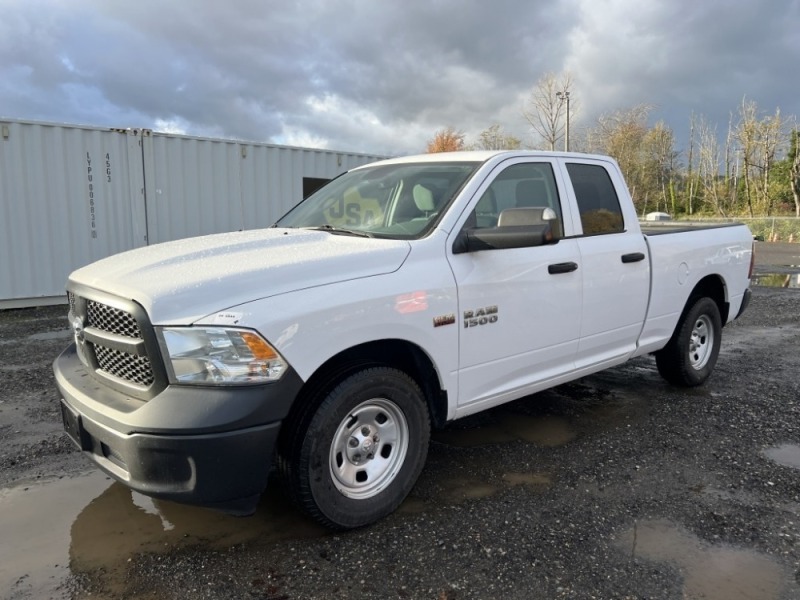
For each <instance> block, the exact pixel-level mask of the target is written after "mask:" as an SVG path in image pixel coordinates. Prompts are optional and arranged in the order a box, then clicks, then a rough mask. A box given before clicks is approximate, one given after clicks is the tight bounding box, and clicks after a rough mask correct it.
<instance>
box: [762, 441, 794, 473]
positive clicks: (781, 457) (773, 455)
mask: <svg viewBox="0 0 800 600" xmlns="http://www.w3.org/2000/svg"><path fill="white" fill-rule="evenodd" d="M764 456H766V457H767V458H769V459H770V460H772V461H774V462H776V463H778V464H779V465H782V466H784V467H792V468H793V469H800V446H797V445H795V444H781V445H780V446H775V447H774V448H767V449H766V450H764Z"/></svg>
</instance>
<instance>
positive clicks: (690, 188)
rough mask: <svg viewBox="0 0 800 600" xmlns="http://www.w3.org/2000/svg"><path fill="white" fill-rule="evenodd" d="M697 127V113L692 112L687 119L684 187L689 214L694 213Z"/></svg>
mask: <svg viewBox="0 0 800 600" xmlns="http://www.w3.org/2000/svg"><path fill="white" fill-rule="evenodd" d="M696 127H697V115H695V114H694V112H692V116H691V117H690V119H689V157H688V165H687V168H688V174H687V179H688V183H687V189H686V205H687V211H686V212H687V214H689V215H691V214H694V195H695V192H696V189H695V178H694V172H693V171H694V161H695V156H694V146H695V129H696Z"/></svg>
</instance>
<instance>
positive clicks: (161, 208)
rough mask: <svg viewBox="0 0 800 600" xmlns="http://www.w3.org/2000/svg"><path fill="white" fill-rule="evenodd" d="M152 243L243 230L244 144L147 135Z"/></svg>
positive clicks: (148, 212)
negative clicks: (241, 148)
mask: <svg viewBox="0 0 800 600" xmlns="http://www.w3.org/2000/svg"><path fill="white" fill-rule="evenodd" d="M142 142H143V144H144V164H145V173H146V174H147V178H146V183H147V188H146V197H147V233H148V241H149V243H150V244H157V243H159V242H166V241H169V240H177V239H181V238H186V237H192V236H196V235H207V234H209V233H222V232H225V231H237V230H239V229H242V223H243V221H242V200H241V198H242V194H241V187H240V184H239V180H240V174H239V169H240V162H241V159H240V158H239V144H238V143H237V142H230V141H227V140H209V139H201V138H193V137H186V136H175V135H166V134H160V133H152V134H151V133H150V132H149V131H145V132H144V135H143V137H142Z"/></svg>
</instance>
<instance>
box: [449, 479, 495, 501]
mask: <svg viewBox="0 0 800 600" xmlns="http://www.w3.org/2000/svg"><path fill="white" fill-rule="evenodd" d="M442 487H443V488H444V491H443V493H442V495H441V497H442V499H443V500H444V501H445V502H450V503H453V504H459V503H461V502H464V501H466V500H476V499H478V498H487V497H489V496H492V495H494V494H496V493H497V492H499V491H500V489H499V488H498V487H497V486H496V485H490V484H488V483H485V482H482V481H475V480H471V479H450V480H447V481H445V482H443V483H442Z"/></svg>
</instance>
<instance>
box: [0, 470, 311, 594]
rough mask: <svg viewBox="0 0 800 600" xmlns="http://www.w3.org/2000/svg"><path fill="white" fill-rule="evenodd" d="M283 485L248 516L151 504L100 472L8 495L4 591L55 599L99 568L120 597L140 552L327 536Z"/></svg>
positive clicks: (1, 506)
mask: <svg viewBox="0 0 800 600" xmlns="http://www.w3.org/2000/svg"><path fill="white" fill-rule="evenodd" d="M278 487H279V486H277V485H274V484H273V485H272V486H271V489H272V490H274V491H273V492H272V493H270V492H267V493H266V494H265V495H264V497H263V498H262V500H261V503H260V504H259V507H258V510H257V511H256V514H255V515H253V516H252V517H245V518H238V517H232V516H230V515H225V514H223V513H220V512H216V511H211V510H207V509H203V508H197V507H192V506H186V505H181V504H174V503H172V502H166V501H162V500H153V499H151V498H148V497H146V496H142V495H140V494H137V493H132V492H131V491H130V490H129V489H128V488H126V487H124V486H122V485H120V484H118V483H112V482H111V481H110V480H109V479H108V478H106V477H105V475H103V474H101V473H99V472H94V473H92V474H90V475H87V476H83V477H78V478H73V479H62V480H58V481H53V482H49V483H45V484H40V485H36V486H29V488H28V491H23V489H22V488H18V489H14V490H9V491H7V492H4V493H3V495H2V496H0V539H2V540H3V543H2V545H0V593H2V592H5V591H9V592H12V591H13V595H14V597H19V598H26V597H31V598H38V597H41V596H47V595H50V596H54V597H58V596H57V595H56V594H57V592H56V590H58V586H59V585H60V584H61V583H62V582H63V580H64V578H65V577H66V575H68V574H69V572H70V571H71V572H72V573H81V572H88V571H98V570H99V571H102V572H103V573H104V577H108V578H109V581H107V582H106V583H107V585H108V586H109V587H110V588H111V589H115V588H117V587H119V590H118V591H122V588H121V582H122V580H123V579H122V576H123V575H124V573H123V570H124V569H125V568H126V565H127V564H128V559H129V558H131V557H132V556H133V555H134V554H136V553H139V552H157V553H164V552H169V551H172V550H174V549H175V548H180V547H184V546H190V545H193V544H197V543H200V542H202V543H203V544H204V545H205V546H207V547H211V548H223V547H224V548H227V547H229V546H231V545H235V544H240V543H243V542H250V541H255V540H258V541H259V542H267V543H269V542H275V541H280V540H287V539H305V538H310V537H317V536H321V535H323V534H324V533H325V530H323V529H322V528H321V527H319V526H317V525H315V524H314V523H313V522H311V521H310V520H308V519H306V518H305V517H303V516H302V515H301V514H300V513H299V512H298V511H297V510H296V509H295V508H294V507H292V506H291V505H290V504H289V502H288V500H286V499H285V498H284V496H283V494H282V493H281V492H280V490H279V489H278ZM43 516H47V518H43ZM67 566H68V568H67ZM20 578H22V579H20ZM115 580H116V581H117V583H115Z"/></svg>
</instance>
